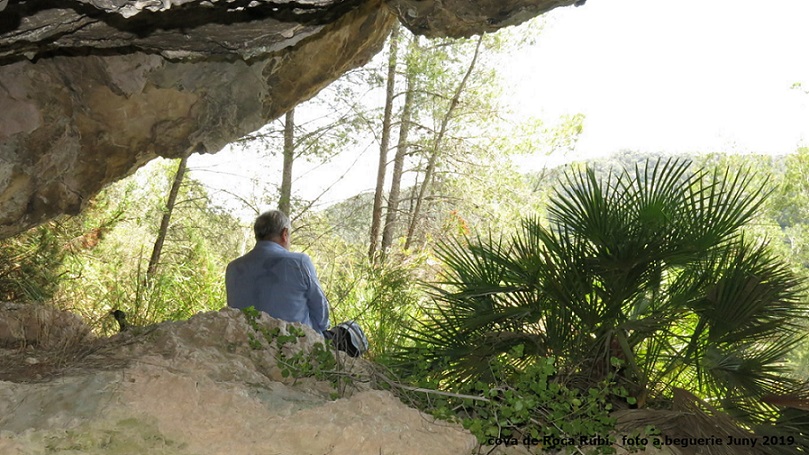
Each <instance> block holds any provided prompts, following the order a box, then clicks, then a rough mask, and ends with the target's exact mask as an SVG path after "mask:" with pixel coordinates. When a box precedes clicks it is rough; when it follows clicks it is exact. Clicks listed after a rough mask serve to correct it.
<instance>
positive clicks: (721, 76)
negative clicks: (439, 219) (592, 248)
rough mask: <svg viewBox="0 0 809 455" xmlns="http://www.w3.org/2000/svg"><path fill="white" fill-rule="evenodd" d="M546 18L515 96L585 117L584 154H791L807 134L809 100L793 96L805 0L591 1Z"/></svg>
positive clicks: (523, 104)
mask: <svg viewBox="0 0 809 455" xmlns="http://www.w3.org/2000/svg"><path fill="white" fill-rule="evenodd" d="M547 17H548V21H547V25H546V27H545V30H544V31H543V33H542V34H541V35H540V37H539V40H538V42H537V45H536V46H534V47H533V48H531V49H526V50H525V51H524V52H522V53H521V54H520V55H519V56H517V60H518V61H519V62H520V66H522V67H523V68H524V69H525V70H524V71H521V72H520V73H519V74H517V73H514V74H513V76H512V77H513V79H512V81H513V86H514V87H515V96H514V98H513V99H514V100H516V101H515V102H516V103H519V104H518V106H515V107H516V108H521V109H525V110H526V112H531V113H534V114H536V113H541V114H544V115H545V116H546V117H548V118H553V116H558V115H560V114H564V113H568V114H574V113H577V112H580V113H583V114H585V116H586V120H585V124H584V134H583V135H582V137H581V140H580V142H579V146H578V147H577V150H576V154H577V155H579V154H584V155H590V154H606V153H611V152H613V151H616V150H619V149H622V148H628V149H639V150H648V151H660V150H665V151H672V152H679V151H698V152H708V151H728V152H763V153H788V152H791V151H794V150H795V148H796V147H797V146H798V145H799V144H801V143H803V142H804V141H805V140H806V139H807V138H809V95H806V94H804V93H802V92H800V91H798V90H793V89H790V87H791V86H792V85H793V83H796V82H803V83H804V85H805V86H806V89H809V83H808V82H809V1H806V0H771V1H769V2H761V1H750V0H590V1H588V2H587V3H586V4H585V5H584V6H582V7H579V8H560V9H557V10H555V11H554V12H552V13H551V14H549V15H547ZM528 100H530V101H528Z"/></svg>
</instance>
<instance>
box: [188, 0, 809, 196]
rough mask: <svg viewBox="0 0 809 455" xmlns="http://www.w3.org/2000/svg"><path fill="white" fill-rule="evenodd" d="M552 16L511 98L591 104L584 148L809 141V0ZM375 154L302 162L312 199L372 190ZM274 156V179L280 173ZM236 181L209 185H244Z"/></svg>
mask: <svg viewBox="0 0 809 455" xmlns="http://www.w3.org/2000/svg"><path fill="white" fill-rule="evenodd" d="M545 18H546V25H545V29H544V30H543V32H542V33H541V35H540V36H539V38H538V40H537V43H536V45H535V46H532V47H531V48H527V49H524V50H521V51H520V52H517V53H515V54H514V55H513V56H512V57H511V58H510V61H511V62H510V63H511V65H510V67H509V68H508V69H507V75H506V76H505V77H506V84H507V87H509V89H508V91H507V92H508V98H507V101H508V102H509V103H510V104H511V105H512V108H513V109H515V110H517V111H518V112H522V113H524V114H525V115H533V116H539V117H542V118H544V119H547V120H548V121H550V122H553V121H554V120H555V119H557V118H558V117H559V116H560V115H563V114H576V113H583V114H585V116H586V118H585V123H584V133H583V135H582V136H581V139H580V141H579V143H578V145H577V148H576V150H575V152H574V153H573V155H574V156H575V157H590V156H596V155H605V154H609V153H612V152H615V151H618V150H621V149H634V150H640V151H669V152H737V153H738V152H759V153H789V152H792V151H794V150H795V148H796V147H798V146H800V145H805V144H806V142H807V140H808V139H809V95H807V94H805V93H804V92H802V91H800V90H794V89H791V88H790V87H791V86H792V85H793V84H794V83H796V82H802V83H803V84H804V90H809V0H769V1H767V2H763V1H761V0H756V1H752V0H589V1H588V2H587V3H586V4H585V5H584V6H582V7H579V8H575V7H568V8H558V9H556V10H554V11H552V12H551V13H549V14H546V15H545ZM376 157H377V151H376V150H375V149H373V150H366V151H365V152H364V155H363V157H362V159H361V160H359V164H356V165H354V167H353V171H352V172H351V173H349V174H348V175H347V176H346V177H345V178H343V179H342V180H341V181H339V182H337V183H336V184H335V180H336V179H337V177H339V176H340V175H342V174H343V171H344V170H345V169H346V168H348V167H350V166H351V165H352V164H353V163H354V159H353V158H352V159H349V160H346V162H345V163H342V164H341V163H339V162H338V163H337V164H334V165H333V166H335V167H332V168H328V167H326V168H320V169H319V170H316V171H312V172H307V170H306V169H305V168H304V166H299V165H298V164H297V163H296V166H298V167H297V168H296V169H295V174H296V176H301V175H303V174H305V173H306V177H303V178H299V179H298V181H297V182H296V183H295V187H296V188H297V189H298V190H300V192H301V195H302V196H303V197H305V198H313V197H315V196H317V195H318V194H319V193H320V192H321V191H322V189H323V188H326V187H329V186H331V185H333V187H332V188H331V190H330V191H329V195H328V197H326V198H325V200H324V201H325V202H335V201H338V200H341V199H343V198H346V197H349V196H351V195H353V194H356V193H358V192H361V191H367V190H370V189H372V188H373V185H374V181H375V175H376V165H377V163H376V159H377V158H376ZM570 158H573V157H567V159H570ZM275 160H276V161H277V163H272V165H273V167H274V168H277V174H273V175H268V176H266V177H268V178H270V179H275V180H274V182H276V183H277V182H280V172H281V158H280V154H279V155H278V156H277V158H276V159H275ZM249 161H250V159H249V157H247V156H244V155H237V154H234V152H230V151H227V150H225V151H223V152H222V153H220V154H218V155H214V156H211V155H206V156H203V157H194V159H193V160H192V163H191V164H192V166H195V167H200V166H205V167H210V166H212V165H214V164H215V163H223V162H230V163H231V165H230V167H229V168H227V169H222V172H227V173H232V174H239V173H240V172H242V173H243V175H248V174H249V172H250V171H251V169H252V168H253V167H254V166H251V165H250V164H248V163H249ZM553 161H558V160H553ZM217 166H219V165H217ZM234 166H235V169H234ZM245 173H246V174H245ZM206 174H208V175H210V173H206ZM197 177H200V178H206V180H209V179H212V178H211V177H205V176H204V175H202V174H198V175H197ZM239 179H240V178H239V177H230V180H229V181H224V182H223V181H220V182H218V183H215V182H214V180H211V184H212V185H213V186H215V187H227V188H230V189H235V188H238V187H239V185H240V183H239V182H238V180H239ZM241 179H246V177H243V178H241Z"/></svg>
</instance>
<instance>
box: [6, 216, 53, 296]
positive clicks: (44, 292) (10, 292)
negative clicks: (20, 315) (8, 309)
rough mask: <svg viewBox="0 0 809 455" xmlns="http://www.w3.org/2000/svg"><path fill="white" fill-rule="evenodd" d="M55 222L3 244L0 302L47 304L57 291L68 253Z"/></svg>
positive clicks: (7, 240)
mask: <svg viewBox="0 0 809 455" xmlns="http://www.w3.org/2000/svg"><path fill="white" fill-rule="evenodd" d="M55 227H56V224H55V223H51V224H49V225H46V226H41V227H38V228H35V229H32V230H30V231H28V232H25V233H23V234H20V235H18V236H15V237H12V238H10V239H6V240H2V241H0V301H6V302H14V301H26V302H27V301H33V302H44V301H46V300H48V299H50V298H51V297H52V296H53V294H54V293H55V292H56V290H57V287H58V285H59V282H60V279H61V275H62V270H61V266H62V262H63V261H64V259H65V256H66V254H67V251H66V250H65V248H64V245H63V244H62V242H61V241H60V239H59V238H58V237H57V235H56V233H55V232H54V230H55Z"/></svg>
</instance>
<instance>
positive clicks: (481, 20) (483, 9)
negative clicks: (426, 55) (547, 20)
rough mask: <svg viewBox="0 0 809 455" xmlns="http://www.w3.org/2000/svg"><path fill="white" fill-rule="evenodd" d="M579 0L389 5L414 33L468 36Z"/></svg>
mask: <svg viewBox="0 0 809 455" xmlns="http://www.w3.org/2000/svg"><path fill="white" fill-rule="evenodd" d="M578 1H579V0H509V1H502V0H476V1H469V0H390V1H389V2H388V5H389V6H390V7H391V8H392V9H393V10H394V11H395V12H396V15H397V16H398V17H399V19H400V20H401V22H402V24H404V25H405V26H406V27H407V28H409V29H410V30H411V31H412V32H413V33H417V34H419V35H425V36H429V37H444V36H448V37H455V38H460V37H468V36H472V35H477V34H480V33H484V32H494V31H496V30H498V29H500V28H503V27H506V26H509V25H517V24H521V23H523V22H525V21H527V20H529V19H531V18H533V17H536V16H539V15H540V14H542V13H545V12H548V11H550V10H552V9H554V8H558V7H560V6H569V5H573V4H575V3H577V2H578Z"/></svg>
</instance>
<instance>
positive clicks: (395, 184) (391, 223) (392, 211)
mask: <svg viewBox="0 0 809 455" xmlns="http://www.w3.org/2000/svg"><path fill="white" fill-rule="evenodd" d="M410 46H411V52H413V51H414V50H415V49H417V48H418V38H417V37H413V41H412V42H411V43H410ZM405 90H406V91H405V100H404V108H403V109H402V119H401V123H399V142H398V143H397V144H396V156H395V157H394V159H393V176H392V177H391V182H390V192H389V193H388V211H387V214H386V215H385V228H384V229H383V230H382V245H381V248H380V250H381V256H382V261H384V260H385V255H386V254H387V250H388V248H390V246H391V244H392V243H393V233H394V229H395V228H396V219H397V217H398V215H399V214H398V210H399V192H400V191H401V187H402V173H403V171H404V159H405V156H407V146H408V143H407V139H408V135H409V133H410V116H411V110H412V107H413V72H412V71H411V70H410V69H408V70H407V78H406V87H405Z"/></svg>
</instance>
